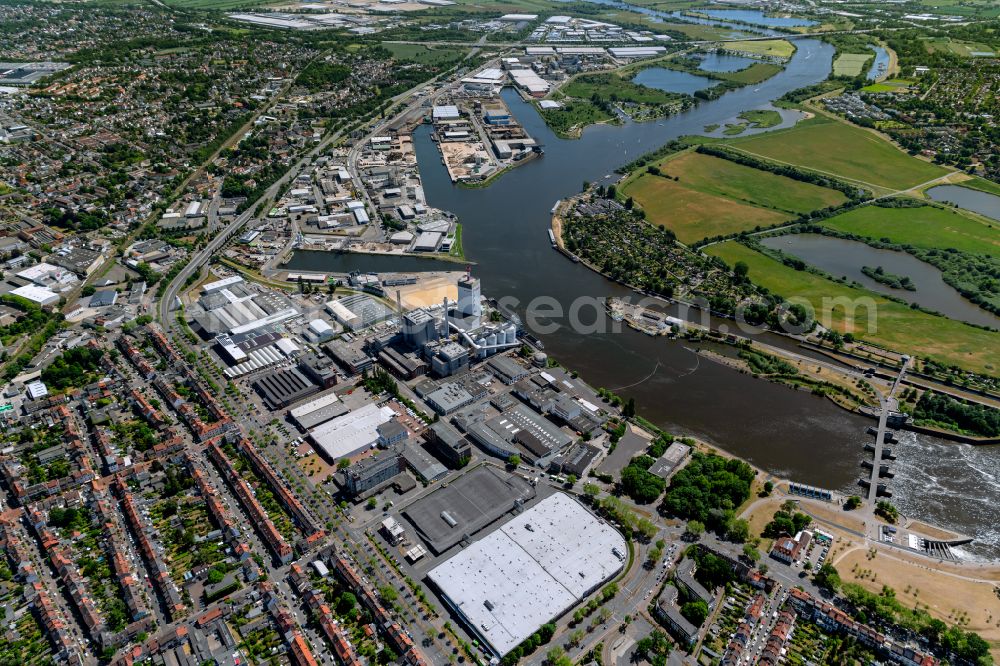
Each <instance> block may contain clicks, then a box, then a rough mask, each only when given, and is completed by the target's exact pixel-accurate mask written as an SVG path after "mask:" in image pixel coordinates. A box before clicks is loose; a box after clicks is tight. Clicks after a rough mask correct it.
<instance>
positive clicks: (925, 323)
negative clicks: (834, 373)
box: [705, 241, 1000, 372]
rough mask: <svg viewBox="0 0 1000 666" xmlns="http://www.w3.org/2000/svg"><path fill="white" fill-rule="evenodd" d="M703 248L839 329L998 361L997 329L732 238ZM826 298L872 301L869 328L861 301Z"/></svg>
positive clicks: (971, 364) (972, 363)
mask: <svg viewBox="0 0 1000 666" xmlns="http://www.w3.org/2000/svg"><path fill="white" fill-rule="evenodd" d="M705 251H706V252H708V253H709V254H712V255H714V256H717V257H720V258H721V259H723V260H724V261H725V262H726V263H727V264H728V265H730V266H733V265H735V264H736V262H738V261H742V262H744V263H746V264H747V266H748V267H749V269H750V272H749V277H750V280H751V281H752V282H753V283H754V284H757V285H759V286H761V287H765V288H767V289H769V290H770V291H771V292H773V293H775V294H780V295H781V296H782V297H784V298H786V299H789V298H796V299H804V300H805V301H808V302H809V303H811V304H812V305H813V307H814V309H815V312H816V314H815V316H816V319H817V320H819V321H820V322H824V321H826V322H827V323H829V325H830V326H831V328H833V329H834V330H837V331H839V332H841V333H845V332H853V333H854V335H855V337H858V338H862V339H864V340H867V341H869V342H872V343H876V344H881V345H884V346H886V347H889V348H890V349H894V350H898V351H900V352H910V353H915V354H918V355H920V356H928V357H930V358H932V359H933V360H935V361H939V362H941V363H945V364H947V365H952V364H954V365H958V366H960V367H963V368H966V369H968V370H973V371H975V372H993V371H995V369H996V368H997V367H1000V334H998V333H995V332H990V331H986V330H983V329H980V328H975V327H973V326H969V325H967V324H963V323H961V322H958V321H955V320H953V319H948V318H946V317H938V316H935V315H931V314H927V313H925V312H921V311H919V310H914V309H911V308H910V307H909V306H907V305H904V304H900V303H896V302H895V301H890V300H888V299H886V298H884V297H882V296H880V295H879V294H876V293H874V292H870V291H868V290H865V289H858V288H855V287H850V286H848V285H845V284H841V283H838V282H834V281H832V280H829V279H827V278H824V277H822V276H820V275H816V274H813V273H810V272H807V271H798V270H795V269H794V268H791V267H789V266H785V265H784V264H782V263H781V262H779V261H776V260H774V259H772V258H770V257H767V256H765V255H763V254H761V253H759V252H756V251H755V250H752V249H750V248H749V247H747V246H745V245H742V244H740V243H737V242H735V241H727V242H725V243H719V244H718V245H712V246H710V247H708V248H706V249H705ZM827 299H841V302H843V299H847V302H855V303H859V304H863V303H872V304H874V307H875V311H874V314H875V317H876V319H875V320H874V321H873V322H872V330H869V311H868V309H867V308H866V307H862V306H861V305H859V307H857V308H854V310H853V312H848V311H847V310H845V308H844V307H843V306H842V305H840V306H836V304H835V303H834V302H832V301H831V300H827ZM859 299H865V300H859ZM868 299H870V300H868Z"/></svg>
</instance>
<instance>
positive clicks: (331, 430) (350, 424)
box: [309, 403, 396, 460]
mask: <svg viewBox="0 0 1000 666" xmlns="http://www.w3.org/2000/svg"><path fill="white" fill-rule="evenodd" d="M395 416H396V413H395V412H394V411H392V410H391V409H389V408H388V407H379V406H378V405H376V404H375V403H368V404H366V405H364V406H363V407H360V408H358V409H356V410H354V411H353V412H348V413H347V414H344V415H342V416H338V417H337V418H334V419H331V420H329V421H327V422H325V423H323V424H321V425H319V426H316V427H315V428H313V429H312V430H311V431H310V432H309V437H310V439H311V440H312V442H313V445H314V446H315V447H316V448H317V449H318V450H319V451H322V452H323V454H324V455H325V456H326V457H327V459H328V460H340V459H341V458H350V457H351V456H354V455H356V454H358V453H360V452H361V451H364V450H365V449H369V448H373V447H375V446H376V445H377V444H378V439H379V433H378V427H379V426H380V425H382V424H383V423H386V422H388V421H390V420H392V419H393V418H395Z"/></svg>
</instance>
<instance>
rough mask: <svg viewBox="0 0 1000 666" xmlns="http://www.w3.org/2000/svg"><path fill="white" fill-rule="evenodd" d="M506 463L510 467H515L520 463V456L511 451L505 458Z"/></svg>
mask: <svg viewBox="0 0 1000 666" xmlns="http://www.w3.org/2000/svg"><path fill="white" fill-rule="evenodd" d="M507 464H508V465H510V466H511V467H517V466H519V465H520V464H521V456H519V455H518V454H516V453H512V454H511V455H510V457H509V458H507Z"/></svg>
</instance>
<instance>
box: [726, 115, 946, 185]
mask: <svg viewBox="0 0 1000 666" xmlns="http://www.w3.org/2000/svg"><path fill="white" fill-rule="evenodd" d="M730 145H732V146H733V147H734V148H737V149H739V150H742V151H745V152H748V153H751V154H753V155H757V156H758V157H763V158H767V159H771V160H775V161H778V162H783V163H786V164H794V165H795V166H800V167H804V168H806V169H810V170H813V171H817V172H820V173H824V174H832V175H835V176H839V177H841V178H844V179H847V180H852V181H854V182H857V183H862V184H865V185H869V186H874V187H880V188H883V189H886V190H905V189H908V188H911V187H915V186H917V185H920V184H922V183H925V182H927V181H930V180H933V179H935V178H939V177H941V176H944V175H945V174H947V173H948V171H947V170H946V169H944V168H942V167H939V166H936V165H934V164H930V163H929V162H924V161H922V160H919V159H917V158H915V157H911V156H909V155H907V154H906V153H904V152H903V151H901V150H899V149H898V148H896V146H894V145H893V144H892V143H890V142H889V141H887V140H886V139H883V138H882V137H881V136H879V135H878V134H876V133H874V132H870V131H868V130H865V129H861V128H859V127H855V126H853V125H848V124H847V123H843V122H839V121H837V120H833V119H830V118H826V117H822V116H819V117H815V118H812V119H810V120H807V121H803V122H801V123H799V124H798V125H796V126H795V127H792V128H789V129H786V130H776V131H774V132H769V133H766V134H759V135H754V136H751V137H746V138H740V139H735V140H733V141H732V143H731V144H730Z"/></svg>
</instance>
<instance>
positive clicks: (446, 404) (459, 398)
mask: <svg viewBox="0 0 1000 666" xmlns="http://www.w3.org/2000/svg"><path fill="white" fill-rule="evenodd" d="M424 399H425V400H426V401H427V404H428V405H430V406H431V409H433V410H434V411H435V412H437V413H438V414H440V415H442V416H447V415H448V414H452V413H454V412H457V411H458V410H460V409H461V408H462V407H466V406H468V405H471V404H472V403H473V401H474V400H475V398H474V397H473V395H472V394H471V393H469V392H468V391H466V390H465V388H463V387H462V386H461V385H460V384H455V383H448V384H445V385H444V386H442V387H440V388H439V389H437V390H436V391H434V392H432V393H430V394H428V395H427V396H426V397H425V398H424Z"/></svg>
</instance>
